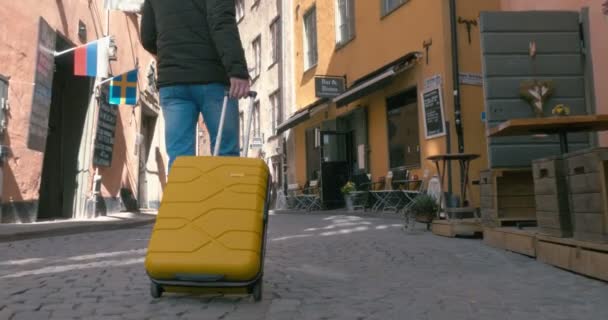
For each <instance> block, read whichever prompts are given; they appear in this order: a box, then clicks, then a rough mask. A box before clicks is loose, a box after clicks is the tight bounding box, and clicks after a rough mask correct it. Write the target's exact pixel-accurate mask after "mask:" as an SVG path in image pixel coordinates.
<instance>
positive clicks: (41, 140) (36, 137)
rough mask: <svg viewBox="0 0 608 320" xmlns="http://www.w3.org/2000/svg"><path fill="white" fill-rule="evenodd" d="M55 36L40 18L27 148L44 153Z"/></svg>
mask: <svg viewBox="0 0 608 320" xmlns="http://www.w3.org/2000/svg"><path fill="white" fill-rule="evenodd" d="M56 37H57V35H56V34H55V30H54V29H53V28H51V27H50V26H49V24H48V23H47V22H46V21H45V20H44V19H43V18H40V22H39V29H38V49H37V51H38V52H37V57H36V66H35V72H36V75H35V80H34V97H33V99H32V112H31V113H30V127H29V132H28V136H27V147H28V148H29V149H32V150H36V151H40V152H44V149H45V147H46V137H47V135H48V131H49V115H50V113H51V98H52V97H53V75H54V68H55V56H54V54H53V53H54V52H55V41H56Z"/></svg>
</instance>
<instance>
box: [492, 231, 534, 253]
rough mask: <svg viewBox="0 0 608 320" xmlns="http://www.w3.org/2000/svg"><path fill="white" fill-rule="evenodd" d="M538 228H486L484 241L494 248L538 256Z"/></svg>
mask: <svg viewBox="0 0 608 320" xmlns="http://www.w3.org/2000/svg"><path fill="white" fill-rule="evenodd" d="M536 233H537V230H536V229H523V230H519V229H517V228H487V227H486V228H484V229H483V242H484V243H485V244H486V245H489V246H491V247H494V248H498V249H504V250H507V251H511V252H515V253H519V254H523V255H526V256H529V257H536Z"/></svg>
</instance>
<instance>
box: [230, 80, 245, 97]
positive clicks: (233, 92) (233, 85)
mask: <svg viewBox="0 0 608 320" xmlns="http://www.w3.org/2000/svg"><path fill="white" fill-rule="evenodd" d="M248 93H249V80H245V79H239V78H230V98H232V99H242V98H245V97H246V96H247V94H248Z"/></svg>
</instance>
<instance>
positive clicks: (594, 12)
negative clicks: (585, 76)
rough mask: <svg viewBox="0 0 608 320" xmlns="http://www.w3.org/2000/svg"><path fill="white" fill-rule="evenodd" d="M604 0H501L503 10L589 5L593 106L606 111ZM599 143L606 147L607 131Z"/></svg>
mask: <svg viewBox="0 0 608 320" xmlns="http://www.w3.org/2000/svg"><path fill="white" fill-rule="evenodd" d="M605 1H606V0H542V1H532V0H501V5H502V9H503V10H508V11H511V10H513V11H524V10H574V11H579V10H581V9H582V8H583V7H588V8H589V15H590V20H591V42H590V43H591V55H592V57H593V76H594V80H595V95H596V109H597V113H599V114H608V90H606V89H607V88H608V17H607V16H605V15H604V14H603V13H602V3H604V2H605ZM600 143H601V145H602V146H608V133H603V134H601V135H600Z"/></svg>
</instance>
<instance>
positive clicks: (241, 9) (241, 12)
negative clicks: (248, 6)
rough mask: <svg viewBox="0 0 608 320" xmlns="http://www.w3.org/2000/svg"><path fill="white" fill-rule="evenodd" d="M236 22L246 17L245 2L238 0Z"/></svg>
mask: <svg viewBox="0 0 608 320" xmlns="http://www.w3.org/2000/svg"><path fill="white" fill-rule="evenodd" d="M235 2H236V21H241V20H243V18H244V17H245V0H236V1H235Z"/></svg>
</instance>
